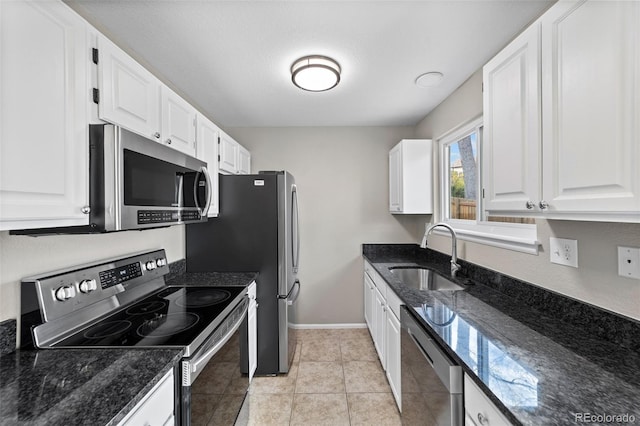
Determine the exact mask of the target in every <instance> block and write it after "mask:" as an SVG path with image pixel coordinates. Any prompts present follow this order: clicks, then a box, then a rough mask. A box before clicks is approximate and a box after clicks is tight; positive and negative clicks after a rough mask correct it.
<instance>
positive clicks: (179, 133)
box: [160, 86, 197, 157]
mask: <svg viewBox="0 0 640 426" xmlns="http://www.w3.org/2000/svg"><path fill="white" fill-rule="evenodd" d="M161 93H162V106H161V108H160V109H161V110H162V126H161V127H162V132H161V133H162V142H163V143H165V144H167V145H169V146H171V147H172V148H174V149H177V150H178V151H182V152H184V153H185V154H189V155H191V156H194V157H195V155H196V114H197V111H196V109H195V108H194V107H192V106H191V105H190V104H189V103H188V102H187V101H185V100H184V99H182V98H181V97H180V96H178V95H177V94H176V93H175V92H174V91H172V90H171V89H169V88H168V87H166V86H163V87H162V90H161Z"/></svg>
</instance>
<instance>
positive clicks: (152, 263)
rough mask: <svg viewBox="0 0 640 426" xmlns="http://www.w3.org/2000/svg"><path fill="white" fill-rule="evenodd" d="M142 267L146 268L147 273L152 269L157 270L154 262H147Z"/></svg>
mask: <svg viewBox="0 0 640 426" xmlns="http://www.w3.org/2000/svg"><path fill="white" fill-rule="evenodd" d="M144 266H145V267H146V268H147V271H153V270H154V269H156V268H157V265H156V261H155V260H150V261H148V262H147V263H145V264H144Z"/></svg>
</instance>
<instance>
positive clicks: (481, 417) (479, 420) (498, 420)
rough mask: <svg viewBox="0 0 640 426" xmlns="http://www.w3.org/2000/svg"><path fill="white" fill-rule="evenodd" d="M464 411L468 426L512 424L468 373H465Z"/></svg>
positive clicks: (507, 425)
mask: <svg viewBox="0 0 640 426" xmlns="http://www.w3.org/2000/svg"><path fill="white" fill-rule="evenodd" d="M464 411H465V425H467V426H468V425H473V426H475V425H478V426H509V425H511V422H509V421H508V420H507V419H506V417H505V416H504V415H503V414H502V413H501V412H500V411H499V410H498V408H497V407H496V406H495V405H493V403H492V402H491V400H490V399H489V397H488V396H487V395H485V393H484V392H483V391H482V390H481V389H480V388H479V387H478V385H476V384H475V382H474V381H473V380H471V379H470V378H469V376H468V375H467V374H465V375H464ZM469 422H472V423H469Z"/></svg>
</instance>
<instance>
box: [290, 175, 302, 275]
mask: <svg viewBox="0 0 640 426" xmlns="http://www.w3.org/2000/svg"><path fill="white" fill-rule="evenodd" d="M291 249H292V251H293V253H292V255H293V272H296V273H297V272H298V260H299V257H300V225H299V222H298V187H297V186H296V185H295V184H293V185H291Z"/></svg>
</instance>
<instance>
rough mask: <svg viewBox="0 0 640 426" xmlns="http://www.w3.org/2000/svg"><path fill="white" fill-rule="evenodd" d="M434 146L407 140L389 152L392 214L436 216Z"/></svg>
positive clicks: (417, 140) (425, 141)
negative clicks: (433, 214) (433, 166)
mask: <svg viewBox="0 0 640 426" xmlns="http://www.w3.org/2000/svg"><path fill="white" fill-rule="evenodd" d="M432 149H433V148H432V143H431V140H429V139H403V140H402V141H400V142H399V143H398V144H397V145H396V146H394V147H393V148H392V149H391V151H389V211H390V212H391V213H394V214H431V213H433V195H432V194H433V188H432Z"/></svg>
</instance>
